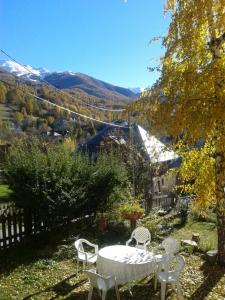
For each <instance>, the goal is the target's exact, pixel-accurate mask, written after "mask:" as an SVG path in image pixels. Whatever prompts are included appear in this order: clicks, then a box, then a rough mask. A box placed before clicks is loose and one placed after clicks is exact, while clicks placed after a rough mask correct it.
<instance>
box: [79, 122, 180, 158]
mask: <svg viewBox="0 0 225 300" xmlns="http://www.w3.org/2000/svg"><path fill="white" fill-rule="evenodd" d="M116 132H117V134H116ZM132 132H133V137H134V138H133V142H134V144H136V146H137V147H138V148H139V149H140V148H144V150H145V152H146V154H147V157H148V159H149V160H150V161H151V162H152V163H157V162H158V163H161V162H171V161H174V160H177V159H178V158H179V156H178V155H177V154H176V153H175V152H174V151H173V150H171V149H169V148H168V147H167V146H166V145H165V144H164V143H162V142H161V141H160V140H158V139H157V138H156V137H155V136H153V135H151V134H150V133H148V132H147V131H146V130H145V129H144V128H143V127H141V126H140V125H133V130H132ZM107 137H108V138H110V139H111V140H112V141H114V142H115V143H116V144H120V145H122V144H126V143H127V141H128V140H129V127H128V126H127V127H126V126H125V127H123V128H114V127H111V126H105V127H104V128H103V129H102V130H100V131H99V132H98V133H97V134H96V135H95V136H94V137H92V138H91V139H89V140H88V141H86V142H85V143H83V144H82V145H80V147H79V150H81V151H82V150H83V151H88V152H96V151H98V149H99V147H100V145H101V142H102V141H104V139H105V138H107Z"/></svg>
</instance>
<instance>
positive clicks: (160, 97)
mask: <svg viewBox="0 0 225 300" xmlns="http://www.w3.org/2000/svg"><path fill="white" fill-rule="evenodd" d="M166 12H168V13H169V14H170V15H171V23H170V27H169V31H168V34H167V36H166V37H165V38H164V39H163V45H164V46H165V48H166V52H165V55H164V57H163V58H162V60H161V77H160V79H159V80H158V82H157V83H156V84H155V86H154V87H153V88H152V89H151V90H150V91H149V92H148V94H147V97H146V98H145V100H143V101H142V102H141V103H142V104H144V105H142V106H141V105H140V104H139V110H141V109H142V110H143V112H145V113H147V117H148V118H149V117H150V119H151V126H156V127H157V128H159V127H160V128H161V129H162V130H163V132H167V133H168V134H170V135H171V136H173V137H175V138H177V137H179V139H180V138H182V140H183V143H184V144H185V145H186V146H187V145H188V146H189V147H190V146H191V145H192V146H194V145H195V144H196V142H198V141H199V140H200V139H204V141H206V142H207V144H208V145H210V147H212V142H213V147H214V153H213V155H212V153H211V154H209V153H206V152H207V151H206V149H205V148H204V149H202V150H200V149H198V150H197V149H195V150H192V151H191V152H189V153H188V154H187V152H186V158H184V164H185V162H187V161H188V164H187V163H186V168H187V167H188V169H189V170H191V169H190V166H192V167H193V168H195V164H196V163H197V164H198V163H200V162H202V164H201V172H200V170H199V173H198V172H197V173H196V172H195V175H196V174H197V175H198V176H197V177H195V179H196V178H197V181H195V186H194V187H193V188H196V189H197V190H198V189H201V190H203V189H204V187H205V189H206V193H205V194H204V196H203V194H202V195H201V197H197V202H196V203H197V205H198V206H199V207H203V208H204V206H205V205H206V203H208V201H212V200H213V199H214V202H215V205H216V213H217V225H218V261H219V263H220V264H224V263H225V193H224V186H225V75H224V74H225V0H201V1H200V0H167V1H166ZM199 158H201V159H200V160H199V161H198V159H199ZM203 158H204V159H205V161H204V159H203ZM187 159H188V160H187ZM203 162H204V163H203ZM183 166H184V167H185V165H183ZM192 171H194V170H192ZM195 171H196V170H195ZM188 172H189V171H188ZM188 172H186V173H188ZM184 174H185V172H184ZM206 179H207V180H206ZM210 181H213V185H209V182H210ZM209 187H210V189H209ZM207 194H208V195H207ZM199 196H200V195H199Z"/></svg>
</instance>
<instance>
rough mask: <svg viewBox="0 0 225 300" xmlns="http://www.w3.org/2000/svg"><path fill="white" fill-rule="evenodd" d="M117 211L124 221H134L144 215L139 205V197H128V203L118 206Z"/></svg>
mask: <svg viewBox="0 0 225 300" xmlns="http://www.w3.org/2000/svg"><path fill="white" fill-rule="evenodd" d="M119 210H120V213H121V215H122V216H123V218H124V219H128V220H131V221H136V220H138V219H140V218H141V216H142V215H143V214H144V208H143V207H142V206H141V204H140V197H130V199H129V200H128V201H125V202H123V203H122V204H120V206H119Z"/></svg>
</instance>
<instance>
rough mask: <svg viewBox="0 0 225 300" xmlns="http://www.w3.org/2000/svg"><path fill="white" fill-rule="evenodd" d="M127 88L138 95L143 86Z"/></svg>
mask: <svg viewBox="0 0 225 300" xmlns="http://www.w3.org/2000/svg"><path fill="white" fill-rule="evenodd" d="M129 90H130V91H131V92H133V93H134V94H135V95H140V94H141V93H142V92H143V91H144V88H140V87H135V88H129Z"/></svg>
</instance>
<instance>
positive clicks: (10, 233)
mask: <svg viewBox="0 0 225 300" xmlns="http://www.w3.org/2000/svg"><path fill="white" fill-rule="evenodd" d="M31 220H32V225H31V232H30V234H38V233H40V232H41V231H43V230H45V229H46V226H45V224H44V222H43V221H42V220H41V219H40V218H39V217H38V216H37V215H35V214H34V213H33V214H32V215H31ZM24 237H25V226H24V210H23V209H21V208H16V207H15V206H13V205H4V206H1V209H0V250H3V249H7V248H10V247H12V246H15V245H17V244H18V243H21V241H22V240H23V239H24Z"/></svg>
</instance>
